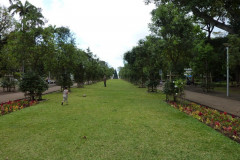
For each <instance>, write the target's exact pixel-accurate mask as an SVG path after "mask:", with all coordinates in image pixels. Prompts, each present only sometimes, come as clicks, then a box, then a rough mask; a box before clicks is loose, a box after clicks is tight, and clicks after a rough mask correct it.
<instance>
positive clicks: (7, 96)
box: [0, 84, 76, 103]
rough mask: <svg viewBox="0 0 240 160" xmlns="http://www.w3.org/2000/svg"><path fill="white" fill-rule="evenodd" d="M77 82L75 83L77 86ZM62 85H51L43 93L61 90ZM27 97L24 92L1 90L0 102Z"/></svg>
mask: <svg viewBox="0 0 240 160" xmlns="http://www.w3.org/2000/svg"><path fill="white" fill-rule="evenodd" d="M75 86H76V84H74V85H73V87H75ZM60 89H61V87H60V86H56V85H49V88H48V90H47V91H45V92H44V93H43V94H48V93H52V92H57V91H60ZM23 98H25V96H24V93H22V92H2V91H0V103H2V102H8V101H9V100H11V101H13V100H17V99H23Z"/></svg>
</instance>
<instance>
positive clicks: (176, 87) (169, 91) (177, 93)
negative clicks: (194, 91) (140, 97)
mask: <svg viewBox="0 0 240 160" xmlns="http://www.w3.org/2000/svg"><path fill="white" fill-rule="evenodd" d="M184 86H185V82H184V80H181V79H178V80H176V81H172V82H171V81H169V80H168V81H166V83H165V84H164V87H163V92H164V93H165V94H166V100H167V101H168V100H169V96H173V98H174V101H177V97H181V96H182V95H183V91H184Z"/></svg>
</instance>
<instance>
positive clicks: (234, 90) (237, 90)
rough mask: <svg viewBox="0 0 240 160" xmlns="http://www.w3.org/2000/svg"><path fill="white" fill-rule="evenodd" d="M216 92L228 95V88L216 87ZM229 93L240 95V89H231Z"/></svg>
mask: <svg viewBox="0 0 240 160" xmlns="http://www.w3.org/2000/svg"><path fill="white" fill-rule="evenodd" d="M214 90H215V91H217V92H222V93H227V88H226V87H215V88H214ZM229 92H230V93H233V94H240V88H239V87H229Z"/></svg>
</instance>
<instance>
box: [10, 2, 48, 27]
mask: <svg viewBox="0 0 240 160" xmlns="http://www.w3.org/2000/svg"><path fill="white" fill-rule="evenodd" d="M14 1H15V2H16V3H13V2H12V0H9V2H10V4H11V6H10V7H9V8H8V10H9V12H12V15H14V14H19V16H20V18H21V24H22V31H25V30H26V29H27V28H26V27H35V26H41V25H44V22H43V18H44V17H43V15H42V13H41V9H40V8H36V7H35V6H34V5H32V4H31V3H29V2H28V1H26V2H25V4H24V5H23V3H22V2H21V1H20V0H14Z"/></svg>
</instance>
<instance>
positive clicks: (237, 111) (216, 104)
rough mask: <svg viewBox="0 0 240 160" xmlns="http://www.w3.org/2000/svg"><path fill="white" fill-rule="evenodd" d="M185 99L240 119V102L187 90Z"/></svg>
mask: <svg viewBox="0 0 240 160" xmlns="http://www.w3.org/2000/svg"><path fill="white" fill-rule="evenodd" d="M184 93H185V99H187V100H190V101H192V102H196V103H199V104H202V105H205V106H208V107H211V108H215V109H217V110H220V111H223V112H227V113H230V114H233V115H236V116H239V117H240V101H238V100H233V99H230V98H227V97H226V98H223V97H217V96H213V95H208V94H203V93H198V92H193V91H189V90H185V92H184Z"/></svg>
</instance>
